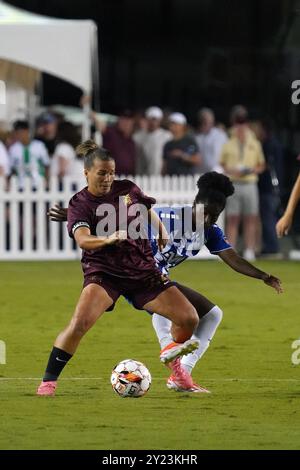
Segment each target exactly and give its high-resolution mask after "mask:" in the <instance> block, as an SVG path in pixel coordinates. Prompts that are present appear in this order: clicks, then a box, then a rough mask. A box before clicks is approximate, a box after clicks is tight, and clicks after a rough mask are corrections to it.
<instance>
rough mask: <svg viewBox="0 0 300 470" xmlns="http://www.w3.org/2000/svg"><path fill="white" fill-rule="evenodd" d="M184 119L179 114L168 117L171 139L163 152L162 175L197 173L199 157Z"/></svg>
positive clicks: (199, 162)
mask: <svg viewBox="0 0 300 470" xmlns="http://www.w3.org/2000/svg"><path fill="white" fill-rule="evenodd" d="M186 126H187V121H186V117H185V116H184V115H183V114H181V113H172V114H170V116H169V128H170V131H171V133H172V136H173V139H172V140H170V141H169V142H167V143H166V144H165V146H164V150H163V168H162V174H163V175H194V174H196V173H199V166H200V164H201V157H200V154H199V149H198V146H197V143H196V141H195V139H194V137H193V136H191V135H189V134H188V133H187V129H186Z"/></svg>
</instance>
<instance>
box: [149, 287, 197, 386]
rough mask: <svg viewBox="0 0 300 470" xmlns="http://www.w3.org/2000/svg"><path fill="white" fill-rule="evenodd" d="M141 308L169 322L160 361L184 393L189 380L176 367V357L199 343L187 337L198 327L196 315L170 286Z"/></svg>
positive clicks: (192, 308)
mask: <svg viewBox="0 0 300 470" xmlns="http://www.w3.org/2000/svg"><path fill="white" fill-rule="evenodd" d="M143 308H144V309H145V310H148V311H152V312H153V311H155V312H157V313H159V314H160V315H163V316H165V317H166V320H167V321H169V320H168V319H170V320H171V321H172V326H171V334H172V341H171V343H170V344H169V345H167V346H166V347H165V348H163V349H162V350H161V352H160V359H161V361H162V362H164V363H165V364H166V365H167V366H168V367H169V368H170V369H171V370H172V372H173V375H174V377H176V380H177V382H178V383H179V384H180V386H181V387H182V389H185V390H188V389H190V388H191V387H192V386H193V381H192V378H191V376H190V374H188V373H187V372H186V371H185V369H183V367H182V366H181V364H180V357H181V356H183V355H185V354H188V353H189V352H192V351H193V350H195V349H196V348H197V347H198V346H199V343H198V341H197V340H195V339H192V340H190V339H189V338H190V337H191V336H192V334H193V331H194V329H195V328H196V327H197V325H198V321H199V318H198V314H197V311H196V310H195V308H194V307H193V305H192V304H191V303H190V302H189V301H188V300H187V298H186V297H185V296H184V295H183V294H182V293H181V292H180V291H179V290H178V289H177V288H176V287H174V286H172V287H169V288H167V290H164V291H163V292H161V293H160V294H159V295H157V296H156V297H155V298H154V299H153V300H151V301H150V302H148V303H146V304H145V305H144V306H143Z"/></svg>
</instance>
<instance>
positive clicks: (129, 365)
mask: <svg viewBox="0 0 300 470" xmlns="http://www.w3.org/2000/svg"><path fill="white" fill-rule="evenodd" d="M110 381H111V385H112V388H113V390H114V391H115V392H116V393H117V394H118V395H119V396H120V397H122V398H139V397H142V396H143V395H145V393H146V392H148V390H149V388H150V385H151V374H150V372H149V370H148V369H147V367H146V366H145V365H144V364H143V363H142V362H139V361H135V360H134V359H124V361H121V362H119V364H117V365H116V366H115V367H114V368H113V371H112V373H111V377H110Z"/></svg>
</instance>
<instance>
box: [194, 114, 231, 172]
mask: <svg viewBox="0 0 300 470" xmlns="http://www.w3.org/2000/svg"><path fill="white" fill-rule="evenodd" d="M198 119H199V124H200V126H199V132H198V133H197V134H196V135H195V139H196V142H197V144H198V147H199V151H200V155H201V157H202V162H201V165H200V172H201V173H207V172H209V171H218V172H219V173H223V171H224V170H223V168H222V167H221V165H220V158H221V153H222V148H223V145H224V144H225V143H226V142H227V140H228V137H227V135H226V134H225V132H224V131H222V130H221V129H218V128H217V127H215V115H214V112H213V111H212V110H211V109H209V108H202V109H200V111H199V113H198Z"/></svg>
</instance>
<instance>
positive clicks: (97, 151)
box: [75, 139, 114, 170]
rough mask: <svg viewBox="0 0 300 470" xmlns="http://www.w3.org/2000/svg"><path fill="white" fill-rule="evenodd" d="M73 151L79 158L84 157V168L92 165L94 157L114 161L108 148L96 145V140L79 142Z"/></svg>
mask: <svg viewBox="0 0 300 470" xmlns="http://www.w3.org/2000/svg"><path fill="white" fill-rule="evenodd" d="M75 151H76V155H77V156H78V157H79V158H83V159H84V168H85V169H88V170H89V169H90V168H91V167H92V166H93V163H94V160H95V159H98V160H102V161H109V160H112V161H114V159H113V157H112V156H111V154H110V153H109V151H108V150H106V149H105V148H103V147H99V145H97V144H96V142H94V141H93V140H91V139H89V140H86V141H84V142H82V143H81V144H79V145H78V146H77V147H76V150H75Z"/></svg>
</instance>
